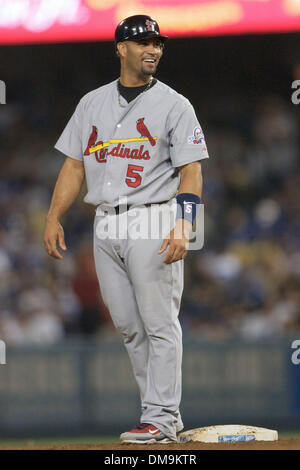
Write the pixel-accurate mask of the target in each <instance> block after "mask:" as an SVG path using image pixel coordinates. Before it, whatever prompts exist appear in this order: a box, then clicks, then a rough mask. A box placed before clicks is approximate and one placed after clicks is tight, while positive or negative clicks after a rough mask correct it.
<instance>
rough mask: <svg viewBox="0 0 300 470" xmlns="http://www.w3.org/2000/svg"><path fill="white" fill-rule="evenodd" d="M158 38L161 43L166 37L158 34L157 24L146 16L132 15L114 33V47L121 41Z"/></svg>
mask: <svg viewBox="0 0 300 470" xmlns="http://www.w3.org/2000/svg"><path fill="white" fill-rule="evenodd" d="M148 38H159V39H161V40H162V42H165V41H166V39H168V36H163V35H162V34H160V31H159V26H158V24H157V22H156V21H155V20H154V19H153V18H151V16H147V15H134V16H129V17H128V18H125V20H123V21H121V23H119V24H118V26H117V28H116V32H115V47H117V43H118V42H122V41H139V40H140V39H148Z"/></svg>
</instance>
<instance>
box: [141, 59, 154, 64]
mask: <svg viewBox="0 0 300 470" xmlns="http://www.w3.org/2000/svg"><path fill="white" fill-rule="evenodd" d="M143 62H145V63H146V64H155V62H156V61H155V59H143Z"/></svg>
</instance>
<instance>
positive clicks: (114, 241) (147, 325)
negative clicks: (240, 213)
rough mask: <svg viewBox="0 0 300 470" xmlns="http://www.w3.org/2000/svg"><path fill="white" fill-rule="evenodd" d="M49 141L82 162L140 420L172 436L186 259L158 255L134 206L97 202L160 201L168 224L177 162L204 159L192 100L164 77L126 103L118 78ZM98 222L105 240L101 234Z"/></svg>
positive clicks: (100, 271) (104, 279) (177, 419)
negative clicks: (115, 209) (139, 231)
mask: <svg viewBox="0 0 300 470" xmlns="http://www.w3.org/2000/svg"><path fill="white" fill-rule="evenodd" d="M55 147H56V148H57V149H58V150H60V151H61V152H63V153H64V154H66V155H67V156H69V157H71V158H74V159H77V160H80V161H83V162H84V168H85V174H86V180H87V187H88V192H87V194H86V196H85V201H86V202H87V203H91V204H94V205H96V206H98V208H97V210H96V216H95V222H94V257H95V266H96V271H97V276H98V279H99V284H100V289H101V293H102V297H103V300H104V302H105V304H106V306H107V307H108V309H109V311H110V314H111V317H112V320H113V322H114V325H115V326H116V328H117V329H118V330H119V331H120V332H121V334H122V336H123V340H124V344H125V347H126V349H127V352H128V355H129V358H130V360H131V364H132V368H133V372H134V376H135V378H136V381H137V384H138V386H139V391H140V398H141V422H142V423H150V424H153V425H155V426H157V427H158V428H159V429H160V430H161V431H162V432H163V433H164V434H165V435H166V436H167V437H168V438H170V439H171V440H173V441H176V432H177V431H178V430H180V429H182V427H183V423H182V420H181V415H180V411H179V406H180V400H181V364H182V332H181V326H180V322H179V320H178V314H179V308H180V301H181V295H182V291H183V265H184V261H183V260H182V259H181V260H178V261H176V262H174V263H171V264H165V263H164V262H163V259H164V257H165V254H166V253H162V254H158V251H159V250H160V248H161V245H162V239H163V238H164V237H161V238H155V237H148V238H146V239H135V238H134V237H132V236H131V233H132V232H134V231H135V228H136V227H138V226H139V224H140V221H141V219H140V217H139V215H138V214H135V213H134V209H132V208H131V209H130V210H129V211H128V212H126V211H125V212H124V213H119V214H114V213H112V214H111V213H109V212H108V213H106V212H105V211H102V207H103V206H105V205H109V206H110V205H112V206H117V205H118V204H119V198H120V196H122V198H123V197H125V198H126V199H127V203H128V204H129V205H134V206H137V205H139V204H149V203H163V202H165V203H163V204H159V205H157V206H156V207H158V206H159V207H160V208H161V209H162V214H163V219H164V220H167V219H168V217H169V215H170V213H172V210H173V209H172V201H174V196H175V195H176V193H177V191H178V187H179V183H180V176H179V172H178V171H177V169H176V168H177V167H180V166H182V165H185V164H187V163H191V162H194V161H198V160H201V159H203V158H207V157H208V153H207V149H206V144H205V140H204V136H203V133H202V130H201V126H200V124H199V122H198V120H197V117H196V115H195V112H194V109H193V107H192V105H191V104H190V102H189V101H188V100H187V99H186V98H185V97H183V96H182V95H180V94H178V93H177V92H176V91H174V90H173V89H171V88H170V87H169V86H167V85H165V84H164V83H161V82H160V81H157V83H155V85H154V86H153V87H152V88H149V89H148V90H147V91H145V92H144V93H141V94H140V95H138V96H137V97H136V98H135V99H134V100H132V101H131V102H130V103H127V102H126V101H125V100H124V99H123V98H122V97H120V96H119V95H118V88H117V80H115V81H113V82H112V83H109V84H108V85H105V86H102V87H100V88H98V89H97V90H94V91H92V92H90V93H88V94H87V95H85V96H84V97H83V98H82V100H81V101H80V103H79V104H78V106H77V108H76V110H75V112H74V114H73V116H72V117H71V119H70V121H69V122H68V124H67V126H66V128H65V130H64V131H63V133H62V135H61V137H60V138H59V140H58V142H57V143H56V146H55ZM150 209H151V208H150V207H148V206H145V207H144V208H143V209H142V212H143V213H144V214H146V216H147V217H148V216H149V214H150ZM129 213H131V221H130V224H129V225H128V228H127V224H126V218H127V214H129ZM173 215H174V212H173ZM171 218H172V217H171ZM173 220H174V219H173ZM116 221H117V223H118V224H119V225H120V226H121V229H122V230H121V231H122V234H120V235H119V236H116V235H115V233H114V232H111V233H110V227H111V226H113V224H111V222H116ZM100 226H101V227H102V230H103V232H104V233H108V234H109V236H108V237H104V238H102V237H100V236H99V227H100ZM171 228H172V227H170V230H171ZM130 231H131V232H130ZM168 233H169V232H167V233H165V236H167V234H168Z"/></svg>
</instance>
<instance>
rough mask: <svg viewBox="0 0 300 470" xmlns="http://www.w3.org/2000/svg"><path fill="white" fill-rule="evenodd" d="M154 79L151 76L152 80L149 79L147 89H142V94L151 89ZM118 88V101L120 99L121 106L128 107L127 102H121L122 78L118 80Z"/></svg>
mask: <svg viewBox="0 0 300 470" xmlns="http://www.w3.org/2000/svg"><path fill="white" fill-rule="evenodd" d="M152 81H153V78H151V80H150V81H149V83H148V85H147V86H146V88H145V90H143V91H141V93H140V95H141V94H142V93H145V92H146V91H148V90H149V88H150V87H151V85H152ZM117 88H118V101H119V105H120V106H121V108H126V107H127V104H125V105H124V104H122V103H121V94H120V79H119V80H118V86H117ZM138 96H139V95H138Z"/></svg>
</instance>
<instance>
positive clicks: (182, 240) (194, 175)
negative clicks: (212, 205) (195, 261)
mask: <svg viewBox="0 0 300 470" xmlns="http://www.w3.org/2000/svg"><path fill="white" fill-rule="evenodd" d="M179 171H180V185H179V190H178V194H183V193H190V194H191V193H192V194H195V195H196V196H198V197H199V198H201V195H202V172H201V163H200V162H199V161H198V162H193V163H189V164H187V165H184V166H182V167H179ZM191 230H192V224H191V222H189V221H188V220H184V219H177V220H176V224H175V227H174V229H173V230H172V231H171V232H170V234H169V236H168V237H167V238H165V239H164V241H163V244H162V246H161V249H160V250H159V254H161V253H163V252H164V251H165V250H166V248H167V247H168V246H169V249H168V252H167V254H166V257H165V258H164V263H166V264H171V263H174V262H175V261H178V260H180V259H184V258H185V257H186V255H187V248H188V242H189V232H190V231H191Z"/></svg>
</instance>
